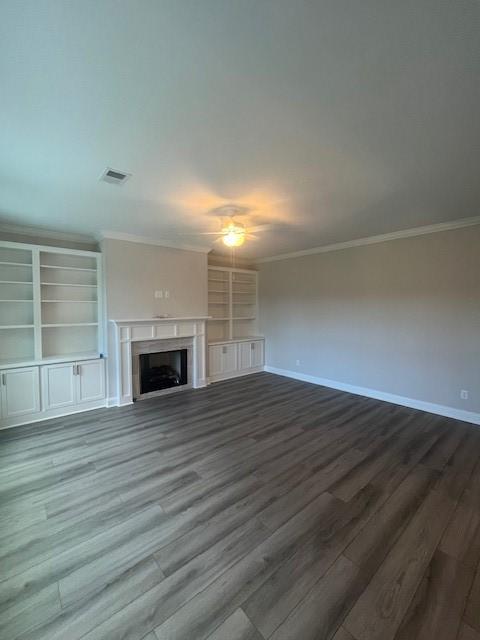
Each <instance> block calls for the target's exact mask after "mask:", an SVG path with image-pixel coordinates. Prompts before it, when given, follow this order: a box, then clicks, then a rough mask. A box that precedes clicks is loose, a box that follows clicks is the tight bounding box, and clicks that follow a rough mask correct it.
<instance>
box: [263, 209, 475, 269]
mask: <svg viewBox="0 0 480 640" xmlns="http://www.w3.org/2000/svg"><path fill="white" fill-rule="evenodd" d="M477 224H480V216H474V217H472V218H462V219H461V220H454V221H452V222H440V223H438V224H430V225H427V226H424V227H413V228H412V229H404V230H403V231H393V232H392V233H382V234H381V235H378V236H369V237H367V238H358V239H357V240H348V241H347V242H336V243H334V244H327V245H324V246H323V247H313V248H312V249H303V250H302V251H293V252H292V253H281V254H279V255H276V256H269V257H267V258H258V259H257V260H256V261H255V262H256V263H257V264H261V263H263V262H275V261H277V260H289V259H290V258H300V257H302V256H310V255H313V254H315V253H328V252H329V251H341V250H343V249H351V248H352V247H363V246H365V245H368V244H377V243H379V242H389V241H390V240H400V239H402V238H412V237H414V236H423V235H426V234H429V233H437V232H439V231H451V230H452V229H462V228H463V227H472V226H474V225H477Z"/></svg>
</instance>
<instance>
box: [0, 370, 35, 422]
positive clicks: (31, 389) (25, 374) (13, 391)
mask: <svg viewBox="0 0 480 640" xmlns="http://www.w3.org/2000/svg"><path fill="white" fill-rule="evenodd" d="M1 382H2V393H1V395H2V417H3V418H16V417H17V416H23V415H27V414H29V413H37V412H38V411H40V385H39V379H38V367H26V368H23V369H8V370H6V371H2V372H1Z"/></svg>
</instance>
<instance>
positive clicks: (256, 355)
mask: <svg viewBox="0 0 480 640" xmlns="http://www.w3.org/2000/svg"><path fill="white" fill-rule="evenodd" d="M248 344H250V366H251V367H261V366H262V365H263V344H264V342H263V340H255V342H249V343H248Z"/></svg>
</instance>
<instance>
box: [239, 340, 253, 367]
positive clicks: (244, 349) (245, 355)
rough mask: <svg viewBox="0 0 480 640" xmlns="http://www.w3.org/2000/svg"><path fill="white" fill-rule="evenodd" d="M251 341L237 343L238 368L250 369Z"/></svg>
mask: <svg viewBox="0 0 480 640" xmlns="http://www.w3.org/2000/svg"><path fill="white" fill-rule="evenodd" d="M252 344H253V343H252V342H240V343H239V344H238V349H239V357H240V366H239V369H242V370H243V369H250V367H251V366H252V364H251V361H252Z"/></svg>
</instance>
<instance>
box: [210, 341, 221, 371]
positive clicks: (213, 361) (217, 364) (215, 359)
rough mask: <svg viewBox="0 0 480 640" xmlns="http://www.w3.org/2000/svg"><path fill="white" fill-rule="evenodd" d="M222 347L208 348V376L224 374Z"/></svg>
mask: <svg viewBox="0 0 480 640" xmlns="http://www.w3.org/2000/svg"><path fill="white" fill-rule="evenodd" d="M222 346H223V345H221V344H213V345H212V346H210V347H209V348H208V374H209V375H210V376H218V375H220V374H221V373H222V361H223V358H222Z"/></svg>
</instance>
